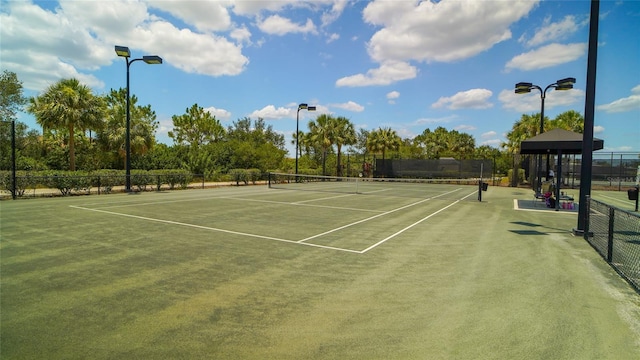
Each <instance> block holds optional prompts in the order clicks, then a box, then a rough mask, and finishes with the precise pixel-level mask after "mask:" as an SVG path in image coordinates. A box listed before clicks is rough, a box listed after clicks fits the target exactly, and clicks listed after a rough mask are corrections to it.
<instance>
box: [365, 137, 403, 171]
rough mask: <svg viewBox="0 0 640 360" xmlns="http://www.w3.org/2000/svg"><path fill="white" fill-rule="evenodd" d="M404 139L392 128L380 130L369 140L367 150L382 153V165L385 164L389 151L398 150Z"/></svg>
mask: <svg viewBox="0 0 640 360" xmlns="http://www.w3.org/2000/svg"><path fill="white" fill-rule="evenodd" d="M401 144H402V139H400V136H398V133H396V131H395V130H392V129H391V128H378V130H375V131H372V132H371V133H370V134H369V137H368V138H367V149H368V150H369V151H371V152H373V153H382V163H383V166H384V164H385V154H386V152H387V150H398V149H399V148H400V145H401Z"/></svg>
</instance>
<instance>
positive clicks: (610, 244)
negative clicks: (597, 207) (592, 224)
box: [607, 207, 615, 263]
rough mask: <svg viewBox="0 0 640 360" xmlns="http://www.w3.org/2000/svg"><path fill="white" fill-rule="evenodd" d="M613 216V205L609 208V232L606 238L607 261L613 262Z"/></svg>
mask: <svg viewBox="0 0 640 360" xmlns="http://www.w3.org/2000/svg"><path fill="white" fill-rule="evenodd" d="M614 218H615V209H614V208H613V207H610V208H609V233H608V239H607V261H608V262H609V263H611V262H613V228H614V223H613V219H614Z"/></svg>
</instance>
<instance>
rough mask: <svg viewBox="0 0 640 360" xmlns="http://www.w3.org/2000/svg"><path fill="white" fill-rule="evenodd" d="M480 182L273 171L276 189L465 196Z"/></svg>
mask: <svg viewBox="0 0 640 360" xmlns="http://www.w3.org/2000/svg"><path fill="white" fill-rule="evenodd" d="M479 181H480V179H477V178H475V179H472V178H470V179H398V178H394V179H391V178H360V177H337V176H318V175H302V174H298V175H296V174H282V173H269V188H272V189H288V190H299V191H316V192H335V193H349V194H363V195H376V196H390V197H391V196H392V197H414V198H435V197H437V198H447V199H453V198H462V197H464V196H467V195H469V194H472V193H474V192H477V191H478V183H479ZM472 198H473V197H472Z"/></svg>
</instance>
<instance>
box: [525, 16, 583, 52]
mask: <svg viewBox="0 0 640 360" xmlns="http://www.w3.org/2000/svg"><path fill="white" fill-rule="evenodd" d="M576 21H577V20H576V17H575V16H573V15H567V16H565V18H564V19H562V21H559V22H556V23H551V18H550V17H547V18H546V19H544V22H543V24H542V25H541V26H540V27H539V28H538V29H537V31H536V33H535V35H533V37H532V38H531V39H529V40H525V38H524V36H523V37H521V38H520V39H519V41H520V42H523V43H524V44H525V45H526V46H529V47H533V46H539V45H542V44H544V43H548V42H552V41H558V40H562V39H565V38H567V37H568V36H569V35H571V34H573V33H575V32H576V31H578V30H579V29H580V28H581V27H583V26H584V25H586V24H587V23H588V21H582V22H580V23H577V22H576Z"/></svg>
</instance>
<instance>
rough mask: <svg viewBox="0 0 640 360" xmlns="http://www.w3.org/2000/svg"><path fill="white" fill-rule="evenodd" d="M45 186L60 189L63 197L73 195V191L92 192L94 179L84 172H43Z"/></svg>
mask: <svg viewBox="0 0 640 360" xmlns="http://www.w3.org/2000/svg"><path fill="white" fill-rule="evenodd" d="M42 175H43V176H44V178H43V181H42V182H43V184H42V185H44V186H47V187H50V188H54V189H58V190H59V191H60V194H62V196H68V195H71V193H72V192H73V191H78V192H80V191H83V192H84V191H86V192H87V193H88V192H89V191H91V182H92V178H91V177H90V176H89V174H88V173H87V172H84V171H57V170H51V171H43V172H42Z"/></svg>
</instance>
